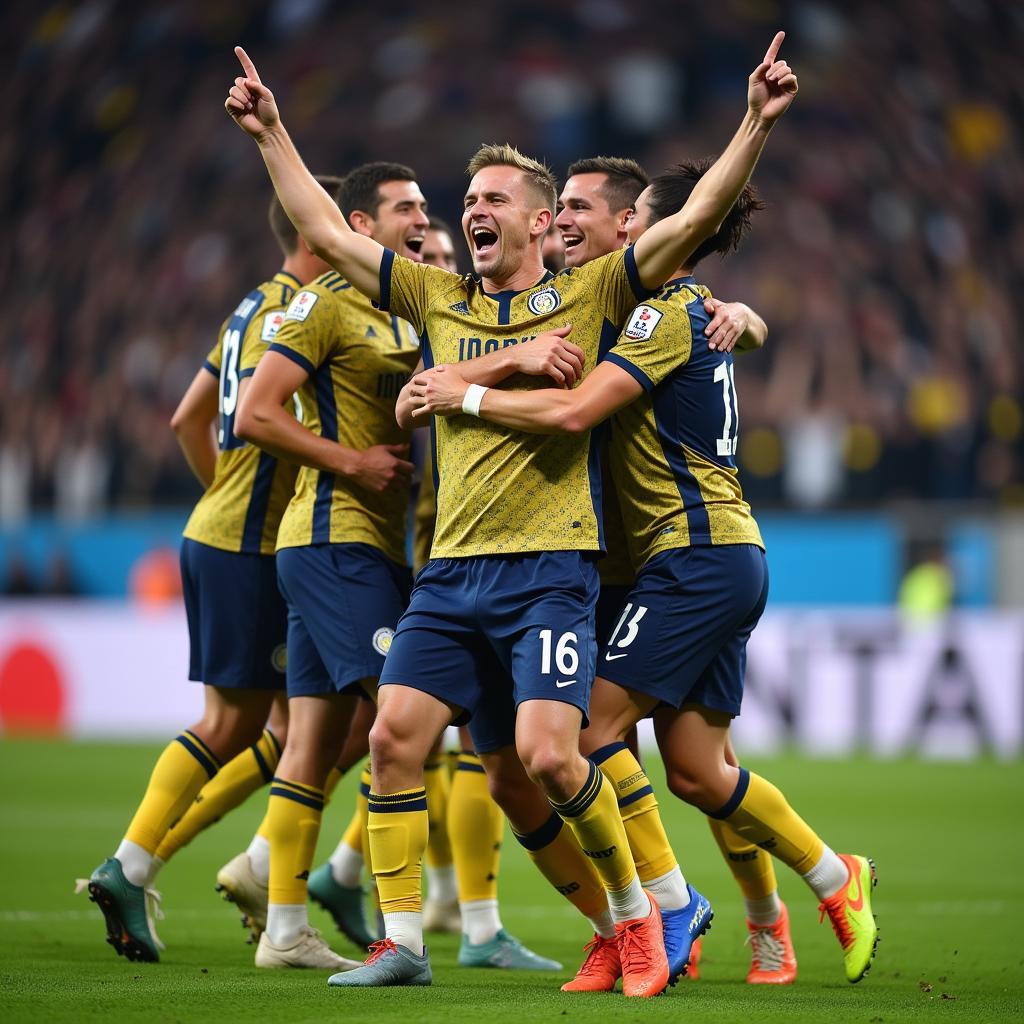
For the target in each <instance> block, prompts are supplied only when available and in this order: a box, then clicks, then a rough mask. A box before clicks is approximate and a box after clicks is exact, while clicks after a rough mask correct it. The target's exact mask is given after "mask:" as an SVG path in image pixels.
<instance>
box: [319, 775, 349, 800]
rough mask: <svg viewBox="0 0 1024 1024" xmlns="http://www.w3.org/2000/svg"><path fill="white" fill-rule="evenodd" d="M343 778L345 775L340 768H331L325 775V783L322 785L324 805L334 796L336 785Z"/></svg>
mask: <svg viewBox="0 0 1024 1024" xmlns="http://www.w3.org/2000/svg"><path fill="white" fill-rule="evenodd" d="M344 777H345V773H344V772H343V771H342V770H341V769H340V768H332V769H331V770H330V771H329V772H328V773H327V781H326V782H325V783H324V804H325V805H326V804H327V803H328V801H329V800H330V799H331V797H332V796H334V791H335V790H336V789H337V788H338V783H339V782H341V780H342V779H343V778H344Z"/></svg>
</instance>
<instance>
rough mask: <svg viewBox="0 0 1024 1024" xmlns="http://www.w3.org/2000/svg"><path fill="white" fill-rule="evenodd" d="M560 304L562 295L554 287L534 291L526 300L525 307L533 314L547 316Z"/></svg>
mask: <svg viewBox="0 0 1024 1024" xmlns="http://www.w3.org/2000/svg"><path fill="white" fill-rule="evenodd" d="M561 304H562V296H561V295H559V294H558V292H557V291H555V289H554V288H545V289H544V290H543V291H539V292H534V293H533V294H532V295H531V296H530V297H529V298H528V299H527V300H526V308H527V309H528V310H529V311H530V312H531V313H532V314H533V315H534V316H547V314H548V313H553V312H554V311H555V310H556V309H558V307H559V306H560V305H561Z"/></svg>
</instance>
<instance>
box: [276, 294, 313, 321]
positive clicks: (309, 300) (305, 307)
mask: <svg viewBox="0 0 1024 1024" xmlns="http://www.w3.org/2000/svg"><path fill="white" fill-rule="evenodd" d="M319 298H320V296H319V295H314V294H313V292H299V294H298V295H296V296H295V298H294V299H292V304H291V305H290V306H289V307H288V312H287V313H285V315H284V318H285V320H298V321H299V323H302V321H303V320H305V319H306V317H307V316H309V311H310V310H311V309H312V308H313V307H314V306H315V305H316V301H317V299H319Z"/></svg>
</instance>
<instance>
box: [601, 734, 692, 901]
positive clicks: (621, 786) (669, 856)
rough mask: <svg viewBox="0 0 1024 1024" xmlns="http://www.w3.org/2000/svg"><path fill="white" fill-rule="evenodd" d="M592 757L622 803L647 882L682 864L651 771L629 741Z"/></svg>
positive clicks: (643, 879)
mask: <svg viewBox="0 0 1024 1024" xmlns="http://www.w3.org/2000/svg"><path fill="white" fill-rule="evenodd" d="M591 759H592V760H593V762H594V764H596V765H597V766H598V767H599V768H600V769H601V771H602V772H603V773H604V777H605V778H606V779H607V780H608V781H609V782H610V783H611V785H612V790H613V791H614V793H615V796H616V798H617V799H618V802H619V815H620V817H621V818H622V824H623V825H624V826H625V829H626V838H627V839H628V840H629V849H630V852H631V853H632V855H633V861H634V863H635V864H636V871H637V874H638V875H639V876H640V881H641V883H642V884H643V885H647V884H648V883H649V882H651V881H653V880H654V879H656V878H661V877H662V876H664V875H667V874H668V873H669V872H670V871H671V870H672V869H673V868H677V867H678V866H679V864H678V862H677V860H676V855H675V854H674V853H673V852H672V847H671V846H670V845H669V841H668V836H667V835H666V834H665V826H664V825H663V824H662V821H661V814H660V813H659V812H658V800H657V798H656V797H655V795H654V787H653V786H651V780H650V779H649V778H647V773H646V772H645V771H644V770H643V768H642V767H641V766H640V762H639V761H637V759H636V757H635V756H634V754H633V752H632V751H631V750H630V749H629V747H627V746H626V744H625V743H609V744H608V746H606V747H602V748H601V749H600V750H597V751H595V752H594V753H593V754H592V755H591Z"/></svg>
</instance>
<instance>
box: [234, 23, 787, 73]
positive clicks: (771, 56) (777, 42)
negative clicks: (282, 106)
mask: <svg viewBox="0 0 1024 1024" xmlns="http://www.w3.org/2000/svg"><path fill="white" fill-rule="evenodd" d="M785 38H786V33H785V32H776V33H775V38H774V39H773V40H772V44H771V46H769V47H768V49H767V51H766V52H765V55H764V61H763V63H765V64H774V63H775V58H776V57H777V56H778V54H779V50H780V48H781V47H782V40H783V39H785ZM235 52H236V53H237V52H238V51H237V50H236V51H235ZM242 53H243V54H244V53H245V51H244V50H242ZM239 59H241V58H239ZM246 60H248V57H247V58H246ZM242 63H243V64H244V63H245V61H242ZM250 63H251V62H250ZM252 70H253V72H254V73H255V71H256V69H255V68H253V69H252Z"/></svg>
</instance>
